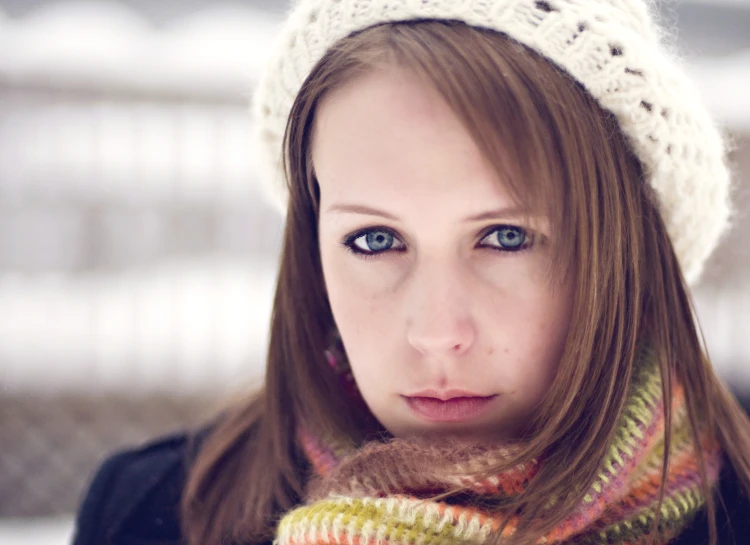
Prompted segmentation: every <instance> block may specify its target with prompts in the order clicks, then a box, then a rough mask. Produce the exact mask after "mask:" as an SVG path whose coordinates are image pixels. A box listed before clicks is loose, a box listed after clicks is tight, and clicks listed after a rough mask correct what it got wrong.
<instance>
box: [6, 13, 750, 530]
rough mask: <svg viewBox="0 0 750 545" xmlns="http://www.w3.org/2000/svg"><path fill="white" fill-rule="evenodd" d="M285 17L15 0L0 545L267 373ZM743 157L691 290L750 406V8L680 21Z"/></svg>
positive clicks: (44, 523) (61, 521)
mask: <svg viewBox="0 0 750 545" xmlns="http://www.w3.org/2000/svg"><path fill="white" fill-rule="evenodd" d="M285 9H286V2H284V1H282V0H265V1H261V0H255V1H245V2H239V1H236V2H225V1H213V2H209V1H208V0H190V1H189V0H180V1H177V0H170V1H167V0H161V1H159V2H153V1H147V0H140V1H136V0H130V1H125V0H121V1H119V2H114V1H105V0H99V1H93V0H91V1H71V0H61V1H50V0H15V1H11V0H0V309H1V310H2V312H1V313H0V544H2V545H13V544H19V545H21V544H31V543H34V544H44V545H53V544H55V545H58V544H63V543H66V542H67V541H68V539H69V536H70V533H71V531H72V518H71V517H72V512H73V510H74V509H75V507H76V505H77V502H78V501H79V499H80V494H81V493H82V490H83V488H84V487H85V485H86V481H87V479H88V478H89V475H90V472H91V471H92V470H93V469H94V467H95V466H96V464H97V463H98V461H99V460H100V458H101V456H103V455H104V454H105V453H106V452H108V451H110V450H112V449H115V448H118V447H120V446H122V445H125V444H132V443H134V442H140V441H143V440H145V439H146V438H147V437H149V436H151V435H154V434H157V433H161V432H164V431H168V430H170V429H173V428H175V427H179V426H184V425H189V424H190V423H191V422H195V421H196V419H198V418H199V417H200V415H202V414H205V412H206V411H208V410H209V408H210V407H211V406H212V404H213V403H214V402H215V400H217V399H220V398H221V397H223V396H224V395H226V394H228V393H231V392H234V391H240V390H242V389H243V388H247V386H248V385H249V384H252V383H254V382H257V380H258V378H259V377H260V375H261V373H262V362H263V357H264V351H265V344H266V329H267V324H268V316H269V312H270V305H271V297H272V289H273V283H274V275H275V268H276V259H277V252H278V246H279V241H280V236H281V227H282V226H281V221H280V218H279V216H278V214H276V212H275V210H274V209H273V208H272V207H271V206H270V205H269V204H268V203H267V202H266V200H265V196H264V195H263V194H262V193H261V192H260V191H259V190H258V189H257V183H256V182H257V174H256V169H255V168H254V161H255V159H254V155H253V149H252V146H251V143H250V129H251V127H250V125H249V120H248V115H247V108H248V97H249V95H250V92H251V90H252V85H253V83H254V81H255V80H256V79H257V76H258V72H259V70H260V68H261V67H262V65H263V61H264V58H265V54H266V52H267V51H268V44H269V43H270V42H271V41H272V40H273V37H274V35H275V32H276V29H277V28H278V24H279V21H280V20H281V17H282V15H283V12H284V10H285ZM662 10H663V15H664V17H665V18H666V19H667V20H668V21H669V22H670V23H671V24H673V25H675V28H676V39H677V44H678V45H679V47H680V49H681V50H682V51H683V52H684V53H686V55H687V56H688V62H689V69H690V70H691V72H692V73H693V75H694V76H695V78H696V80H697V81H698V83H699V85H700V88H701V90H702V92H703V94H704V96H705V99H706V101H707V102H708V104H709V106H710V108H711V109H712V110H713V112H714V114H715V115H716V116H717V118H718V119H719V120H720V121H721V123H722V124H723V125H724V126H725V127H726V128H727V130H729V131H730V132H731V133H732V134H733V135H734V136H735V139H736V142H737V150H736V151H735V153H734V154H733V160H734V162H735V164H736V168H737V173H738V184H737V200H738V203H739V215H738V218H737V228H736V229H735V232H734V233H732V235H731V236H730V237H727V239H726V240H725V241H724V243H723V245H722V247H721V248H720V249H719V251H718V252H717V254H716V258H715V260H714V261H713V262H712V264H711V266H710V267H709V269H708V270H707V273H706V275H705V280H704V283H703V284H702V285H701V286H700V287H699V288H698V289H696V291H695V297H696V301H697V305H698V311H699V317H700V319H701V322H702V325H703V328H704V332H705V335H706V339H707V343H708V345H709V349H710V351H711V354H712V356H713V357H714V359H715V362H716V365H717V367H718V369H719V371H720V373H722V374H723V375H724V376H725V377H726V378H727V379H728V380H730V381H731V384H732V385H733V387H734V388H735V389H736V390H737V392H738V393H743V392H745V391H750V367H748V365H750V335H748V333H750V273H748V272H747V271H748V270H750V243H749V242H748V238H747V234H748V233H749V232H750V219H749V218H750V32H748V29H750V5H748V2H744V1H741V0H713V1H708V0H706V1H705V2H699V1H683V2H664V3H662Z"/></svg>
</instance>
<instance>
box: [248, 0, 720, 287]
mask: <svg viewBox="0 0 750 545" xmlns="http://www.w3.org/2000/svg"><path fill="white" fill-rule="evenodd" d="M649 7H650V6H649V5H648V4H647V3H646V2H645V1H644V0H299V1H298V2H297V4H296V5H295V7H294V8H293V10H292V12H291V13H290V15H289V17H288V19H287V21H286V23H285V25H284V27H283V29H282V32H281V35H280V40H279V42H278V44H277V47H276V50H275V51H274V54H273V56H272V57H271V60H270V63H269V66H268V67H267V69H266V71H265V73H264V74H263V77H262V78H261V80H260V82H259V84H258V87H257V88H256V91H255V97H254V103H253V114H254V116H255V122H256V126H257V130H258V133H257V136H258V138H259V139H260V141H259V143H258V145H259V146H260V148H259V150H260V153H261V157H262V160H263V162H264V163H265V164H264V165H263V166H265V167H266V169H267V172H266V175H267V176H266V178H267V179H266V180H265V181H266V182H268V185H267V187H268V188H269V190H270V194H271V195H272V196H273V199H274V201H275V203H276V204H277V205H279V206H280V207H281V208H282V209H284V210H285V209H286V200H287V190H286V184H285V182H284V177H283V176H284V175H283V169H282V168H281V165H282V159H281V158H282V138H283V134H284V129H285V127H286V122H287V117H288V116H289V112H290V110H291V107H292V103H293V102H294V99H295V97H296V96H297V93H298V92H299V90H300V88H301V86H302V83H303V81H304V80H305V79H306V78H307V76H308V75H309V74H310V72H311V70H312V69H313V67H314V66H315V64H316V63H317V62H318V61H319V60H320V59H321V58H322V57H323V55H324V54H325V53H326V51H327V50H328V49H329V48H330V47H331V46H332V45H333V44H334V43H335V42H337V41H338V40H340V39H342V38H344V37H346V36H348V35H349V34H351V33H353V32H356V31H359V30H363V29H365V28H367V27H370V26H373V25H376V24H379V23H386V22H398V21H408V20H414V19H450V20H458V21H463V22H465V23H467V24H469V25H471V26H476V27H482V28H487V29H492V30H496V31H499V32H502V33H504V34H506V35H508V36H510V37H511V38H513V39H515V40H516V41H518V42H520V43H522V44H524V45H526V46H527V47H529V48H531V49H533V50H535V51H537V52H538V53H540V54H542V55H543V56H545V57H546V58H547V59H549V60H550V61H552V62H553V63H554V64H556V65H558V66H559V67H561V68H562V69H564V70H565V71H567V72H568V73H569V74H570V75H571V76H572V77H573V78H575V79H576V80H578V81H579V82H580V83H581V84H582V85H583V86H584V87H585V88H586V89H587V90H588V92H589V93H590V94H591V95H592V96H593V97H594V98H595V99H596V100H597V101H598V102H599V104H600V105H601V106H602V107H603V108H605V109H606V110H609V111H610V112H612V113H613V114H615V115H616V117H617V119H618V121H619V124H620V127H621V129H622V131H623V133H624V134H625V135H626V137H627V138H628V140H629V142H630V144H631V146H632V148H633V150H634V151H635V153H636V154H637V155H638V157H639V159H640V160H641V162H642V163H643V165H644V167H645V172H646V176H647V179H648V182H649V183H650V184H651V186H652V187H653V189H654V190H655V191H656V194H657V195H658V198H659V200H660V206H661V213H662V216H663V218H664V221H665V223H666V226H667V230H668V232H669V235H670V237H671V239H672V243H673V245H674V248H675V251H676V253H677V257H678V259H679V261H680V264H681V266H682V270H683V273H684V274H685V277H686V278H687V281H688V282H689V283H691V284H694V283H695V282H697V280H698V277H699V276H700V273H701V270H702V268H703V264H704V262H705V260H706V259H707V258H708V256H709V254H710V253H711V251H712V250H713V249H714V247H715V246H716V244H717V243H718V240H719V237H720V236H721V234H722V233H723V232H724V231H725V230H726V228H727V226H728V223H729V216H730V203H729V200H730V195H729V193H730V173H729V170H728V168H727V164H726V159H725V148H724V143H723V140H722V137H721V136H720V134H719V131H718V130H717V128H716V126H715V125H714V124H713V122H712V120H711V118H710V116H709V114H708V112H707V111H706V109H705V107H704V105H703V104H702V102H701V100H700V98H699V96H698V92H697V90H696V88H695V86H694V85H693V83H692V82H691V81H690V80H689V79H688V77H687V76H686V74H685V72H684V70H683V69H682V68H681V67H680V65H679V63H678V61H677V59H674V58H672V57H671V56H670V55H669V54H668V52H667V50H666V48H665V47H664V46H663V45H662V43H661V36H660V29H659V28H658V27H657V25H656V24H655V22H654V17H653V14H652V13H651V12H650V10H649Z"/></svg>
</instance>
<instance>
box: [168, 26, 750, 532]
mask: <svg viewBox="0 0 750 545" xmlns="http://www.w3.org/2000/svg"><path fill="white" fill-rule="evenodd" d="M394 62H395V63H398V64H399V65H402V66H404V67H407V68H409V69H410V70H414V71H415V72H416V73H418V74H420V75H421V76H422V77H423V78H425V81H427V82H428V83H429V84H431V85H433V86H434V87H435V88H436V89H437V91H438V92H439V93H440V94H441V95H442V96H443V98H444V99H445V100H446V101H447V103H448V104H449V105H450V106H451V107H452V109H453V110H454V112H455V114H456V115H457V116H458V118H459V119H461V120H462V122H463V123H464V124H465V126H466V128H467V129H468V130H469V131H470V133H471V134H472V136H473V137H474V139H475V141H476V142H477V144H478V145H479V146H480V148H481V149H482V151H483V152H484V154H485V156H486V157H487V158H488V159H489V160H490V161H491V162H492V164H493V165H495V166H496V168H497V169H498V170H499V172H500V174H501V178H502V179H503V180H506V181H507V183H508V186H509V189H510V191H511V193H512V195H513V196H514V197H515V198H516V199H517V200H518V201H519V202H523V203H525V204H526V205H527V206H526V208H527V209H529V210H539V209H540V208H543V209H544V210H546V211H547V213H548V215H549V217H550V222H551V226H552V228H551V232H552V233H557V237H556V238H555V240H554V248H555V258H554V259H553V263H552V266H551V267H550V280H551V281H552V282H554V280H555V278H557V277H561V276H562V275H565V274H570V275H572V276H571V278H572V279H573V285H574V289H575V301H574V305H573V313H572V316H571V328H570V333H569V337H568V339H567V343H566V347H565V350H564V353H563V356H562V359H561V362H560V368H559V369H560V371H559V373H558V375H557V378H556V381H555V384H554V388H553V390H552V391H551V392H550V394H549V396H548V397H547V398H546V399H545V400H544V402H543V404H542V405H541V406H540V408H539V411H538V414H537V415H536V417H535V419H534V421H533V422H532V423H531V424H530V426H529V429H528V433H527V436H526V440H525V441H524V446H525V448H524V449H523V452H521V453H519V456H518V457H519V458H527V457H529V456H535V457H539V458H541V459H545V460H546V463H545V464H543V465H542V467H541V470H540V473H539V474H538V476H537V478H535V479H534V480H533V481H532V482H531V484H530V485H529V488H528V490H527V493H525V494H523V495H522V496H521V497H519V499H518V501H517V503H515V504H514V505H513V506H512V507H513V508H514V509H516V510H517V511H516V512H517V513H519V515H520V516H521V517H522V518H521V520H522V521H523V522H522V523H521V525H520V526H519V530H518V533H517V535H516V538H514V543H515V542H519V543H520V542H526V540H528V542H532V541H534V539H535V538H536V537H538V536H540V535H541V534H543V533H545V532H546V531H548V530H549V529H550V528H552V527H554V526H555V525H556V524H558V523H559V522H560V521H561V520H562V519H563V518H564V517H565V516H566V515H567V514H568V513H569V512H570V511H571V510H572V509H573V507H574V506H575V505H576V504H577V503H578V502H579V501H580V500H581V498H582V496H583V494H584V493H585V490H586V489H587V488H588V486H589V485H590V484H591V482H592V481H593V479H594V477H595V474H596V472H597V469H598V465H599V461H600V460H601V459H602V457H603V456H604V454H605V451H606V449H607V446H608V444H609V443H610V441H611V438H612V437H613V433H614V431H615V427H616V425H617V422H618V418H619V415H620V413H621V410H622V407H623V404H624V401H625V395H626V392H627V385H628V384H629V381H630V377H631V374H632V372H633V361H634V358H635V352H636V344H637V343H641V342H644V341H647V342H648V343H649V344H650V345H651V347H652V348H653V350H654V352H655V354H656V357H657V358H658V362H659V365H660V369H661V374H662V377H663V385H664V386H663V390H664V391H663V395H664V396H665V399H667V400H669V399H671V391H672V384H673V382H672V381H673V378H676V379H677V380H679V381H680V382H681V383H682V384H683V385H684V388H685V393H686V399H687V407H688V415H689V421H690V426H691V429H692V431H693V438H694V439H695V437H697V435H698V433H701V432H702V433H707V434H710V435H713V436H716V437H717V438H718V439H719V441H720V443H721V445H722V448H723V450H724V453H725V456H726V457H727V459H728V460H729V462H730V463H731V465H732V466H733V467H734V469H735V471H736V473H737V475H738V477H739V479H740V480H741V483H742V485H743V486H744V487H745V489H746V490H748V492H750V454H748V453H750V422H748V419H747V417H746V416H745V414H744V412H743V410H742V409H741V408H740V407H739V405H738V404H737V402H736V401H735V400H734V398H733V397H732V396H731V395H730V394H729V393H728V391H727V390H726V389H725V387H724V386H723V385H722V384H721V382H720V381H719V380H718V379H717V378H716V376H715V375H714V372H713V371H712V368H711V366H710V363H709V361H708V357H707V355H706V353H705V351H704V349H703V348H702V343H701V341H700V338H699V334H698V331H697V330H696V326H695V323H694V311H693V308H692V303H691V299H690V296H689V292H688V290H687V287H686V285H685V281H684V279H683V277H682V273H681V271H680V268H679V265H678V262H677V258H676V256H675V254H674V251H673V249H672V245H671V243H670V239H669V237H668V235H667V232H666V228H665V226H664V223H663V221H662V218H661V216H660V214H659V210H658V203H657V202H656V199H655V197H654V195H653V193H652V191H651V190H650V189H649V186H648V185H647V184H646V183H645V182H644V177H643V173H642V170H641V165H640V163H639V161H638V160H637V158H636V157H635V156H634V154H633V153H632V151H631V150H630V148H629V146H628V144H627V142H626V140H625V138H624V137H623V135H622V133H621V131H620V129H619V127H618V124H617V121H616V119H615V118H614V116H613V115H611V114H609V113H607V112H605V111H604V110H602V109H601V108H600V107H599V105H598V104H597V103H596V101H595V100H594V99H593V98H592V97H591V96H590V95H589V94H588V93H586V91H585V90H584V89H583V88H582V87H581V86H580V85H579V84H578V83H577V82H575V81H574V80H572V79H571V78H570V77H569V76H568V75H566V74H565V73H564V72H562V71H561V70H559V69H557V68H556V67H554V66H553V65H552V64H551V63H549V62H548V61H547V60H546V59H544V58H543V57H540V56H539V55H537V54H535V53H534V52H533V51H531V50H529V49H527V48H525V47H523V46H521V45H520V44H518V43H516V42H514V41H512V40H510V39H509V38H507V37H505V36H503V35H501V34H499V33H496V32H493V31H489V30H481V29H476V28H471V27H469V26H467V25H465V24H463V23H458V22H445V21H444V22H437V21H420V22H411V23H399V24H387V25H380V26H376V27H372V28H369V29H367V30H365V31H362V32H360V33H357V34H354V35H352V36H349V37H348V38H346V39H344V40H342V41H341V42H339V43H338V44H337V45H336V46H335V47H334V48H332V49H331V50H330V51H329V52H328V53H327V54H326V55H325V57H324V58H323V59H322V60H321V61H320V62H319V63H318V64H317V66H316V67H315V69H314V70H313V71H312V73H311V74H310V75H309V77H308V78H307V80H306V81H305V82H304V84H303V86H302V89H301V91H300V93H299V95H298V96H297V98H296V100H295V102H294V105H293V108H292V111H291V114H290V116H289V122H288V125H287V131H286V135H285V139H284V154H285V159H286V167H287V179H288V181H289V194H290V198H289V208H288V216H287V223H286V230H285V234H284V240H283V249H282V254H281V266H280V271H279V277H278V283H277V289H276V295H275V301H274V308H273V315H272V322H271V336H270V346H269V352H268V364H267V371H266V378H265V385H264V387H263V389H262V391H261V392H260V393H258V394H256V395H255V396H253V397H251V398H250V399H248V400H247V401H246V402H244V403H242V404H240V405H239V406H237V407H234V408H232V409H229V410H228V411H227V412H226V413H225V414H223V415H222V416H221V418H220V419H218V421H217V423H216V425H215V427H214V428H213V430H212V432H211V433H210V435H209V436H208V438H207V439H206V440H205V441H204V443H203V444H202V445H201V450H200V452H199V454H198V456H197V458H196V460H195V461H194V463H193V465H192V468H191V471H190V474H189V478H188V483H187V488H186V490H185V493H184V496H183V505H182V520H183V526H184V529H185V533H186V535H187V536H188V542H189V543H190V544H195V545H198V544H199V543H200V544H202V545H219V544H224V543H256V542H261V541H266V540H268V539H270V538H272V537H273V535H274V530H275V526H276V523H277V521H278V517H279V516H280V515H281V514H283V513H284V512H285V511H287V510H289V509H291V508H292V507H293V506H294V505H295V504H296V503H298V502H299V501H300V499H301V498H302V496H303V494H304V490H305V484H306V480H307V477H308V468H307V465H306V463H305V462H304V460H303V457H302V456H301V455H300V453H299V451H298V447H297V444H296V441H295V429H296V426H297V424H298V421H299V418H300V415H303V414H304V415H306V416H309V417H310V418H312V419H314V420H315V421H316V422H321V423H325V424H326V425H327V426H329V427H330V429H331V430H332V431H334V432H335V433H338V434H345V435H346V436H348V437H350V438H351V439H352V440H353V441H355V442H359V441H362V440H364V439H366V437H365V433H366V431H365V429H366V427H365V426H364V422H365V421H366V419H368V418H370V417H371V415H368V414H365V412H366V411H357V410H352V409H351V408H348V407H347V405H346V400H345V397H344V395H343V393H342V390H341V389H340V388H339V387H338V385H337V382H336V380H335V377H334V376H333V374H332V373H331V372H330V370H329V368H328V364H327V362H326V360H325V358H324V351H325V349H326V348H327V345H328V342H329V340H330V335H331V332H332V331H333V330H335V324H334V321H333V317H332V314H331V309H330V307H329V303H328V300H327V296H326V290H325V285H324V282H323V275H322V271H321V264H320V256H319V253H318V241H317V214H318V199H319V190H318V187H317V183H316V181H315V175H314V170H313V167H312V160H311V155H310V148H311V145H310V143H311V138H312V133H313V125H314V124H313V121H314V115H315V110H316V107H317V105H318V104H319V102H320V100H321V99H322V98H323V97H324V96H326V94H327V93H329V92H330V91H331V90H333V89H335V88H337V87H338V86H340V85H341V84H342V83H343V82H345V81H348V80H350V79H351V78H353V77H356V76H357V75H358V74H362V73H364V72H366V71H368V70H372V69H373V68H374V67H375V66H377V65H379V64H381V63H394ZM665 406H666V408H667V418H668V419H669V418H670V415H669V412H670V411H669V407H670V403H666V404H665ZM669 429H670V427H669V425H667V427H666V430H667V432H666V438H665V440H666V442H667V443H666V446H667V448H666V449H665V453H668V450H669V448H668V446H669V441H670V436H669V435H670V434H669ZM694 443H695V448H696V451H697V453H698V455H699V459H700V460H701V461H702V460H703V458H704V456H705V454H704V452H703V450H702V449H701V444H700V443H699V442H698V441H694ZM666 456H667V454H665V460H664V463H665V464H666V463H667V460H666ZM516 462H517V460H509V462H508V466H510V465H514V464H515V463H516ZM700 466H701V468H704V464H703V463H701V464H700ZM701 477H702V480H703V489H704V493H705V495H706V497H707V498H708V499H709V501H708V504H707V510H708V514H709V517H710V520H711V527H710V529H711V536H712V540H713V541H712V543H713V542H714V541H715V537H716V527H715V522H714V518H715V517H714V515H715V507H714V502H713V501H712V500H711V490H710V488H709V484H708V480H707V478H706V473H705V469H703V470H702V475H701ZM571 483H576V484H577V485H578V486H574V487H571ZM570 490H572V492H570ZM566 491H568V492H567V493H566ZM550 497H557V498H564V501H562V502H560V503H559V504H558V505H559V510H558V511H557V512H556V513H554V514H553V515H552V516H549V517H545V519H544V520H542V521H539V520H535V519H534V514H535V513H539V512H541V511H542V508H543V507H544V506H545V505H546V504H547V502H548V500H549V498H550ZM657 512H659V510H658V509H657Z"/></svg>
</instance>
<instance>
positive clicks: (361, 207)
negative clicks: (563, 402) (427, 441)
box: [312, 67, 572, 440]
mask: <svg viewBox="0 0 750 545" xmlns="http://www.w3.org/2000/svg"><path fill="white" fill-rule="evenodd" d="M312 154H313V164H314V166H315V172H316V174H317V178H318V181H319V184H320V192H321V193H320V194H321V201H320V218H319V223H320V231H319V232H320V253H321V259H322V265H323V274H324V278H325V283H326V287H327V290H328V295H329V298H330V304H331V308H332V310H333V315H334V319H335V321H336V324H337V326H338V329H339V332H340V334H341V338H342V340H343V343H344V347H345V349H346V352H347V355H348V358H349V361H350V364H351V367H352V371H353V374H354V377H355V379H356V382H357V385H358V387H359V389H360V391H361V393H362V395H363V397H364V399H365V401H366V403H367V405H368V406H369V408H370V410H371V411H372V413H373V414H374V415H375V416H376V417H377V418H378V420H379V421H380V422H381V424H382V425H383V426H384V427H385V428H386V429H388V430H389V431H390V432H391V433H392V434H394V435H395V436H399V437H404V436H414V435H435V434H439V435H459V436H464V437H475V436H476V437H480V436H481V437H485V438H486V437H493V438H497V439H501V440H502V439H506V438H513V437H516V436H517V435H518V434H519V433H520V432H521V431H522V429H523V427H524V424H525V423H527V422H528V420H529V418H530V416H531V415H532V414H533V413H534V410H535V407H536V405H537V404H538V403H539V402H540V401H541V400H542V399H543V398H544V396H545V394H546V393H547V392H548V391H549V388H550V385H551V383H552V381H553V379H554V377H555V373H556V371H557V367H558V363H559V360H560V357H561V354H562V349H563V345H564V342H565V338H566V335H567V332H568V324H569V322H570V315H571V306H572V294H571V287H570V283H569V282H567V281H566V282H564V283H562V284H561V285H560V284H557V285H556V286H554V289H553V286H552V285H550V283H549V281H548V276H547V275H546V273H547V265H548V263H549V260H550V258H551V248H550V244H551V240H550V239H551V235H553V233H550V230H549V229H550V228H549V222H548V221H547V219H546V218H545V217H534V216H533V215H532V219H531V221H530V223H528V224H527V223H525V222H524V220H523V215H522V214H521V211H519V210H518V209H517V208H516V205H515V203H514V201H513V200H512V199H511V197H510V195H509V193H508V192H507V190H506V188H505V187H504V183H503V180H502V179H499V177H498V174H497V173H496V171H495V170H494V169H493V168H492V166H491V165H489V164H488V163H487V161H486V160H485V159H484V158H483V156H482V154H481V153H480V151H479V149H478V147H477V146H476V144H475V143H474V141H473V140H472V138H471V136H470V135H469V133H468V132H467V130H466V129H465V128H464V127H463V126H462V125H461V123H460V121H459V120H458V118H457V117H456V115H455V114H454V113H453V112H452V111H451V109H450V107H449V106H448V104H447V103H446V102H445V101H444V100H443V99H442V98H441V97H440V96H439V95H438V93H437V92H436V91H435V90H434V89H433V88H431V87H430V86H428V85H426V84H425V83H423V82H421V81H420V80H419V79H417V78H416V77H415V76H414V75H412V74H411V73H409V72H407V71H405V70H404V69H401V68H396V67H388V68H385V67H384V68H379V69H377V70H373V71H372V72H370V73H368V74H367V75H364V76H361V77H359V78H357V79H356V80H353V81H351V82H349V83H347V84H346V85H345V86H342V87H340V88H338V89H336V90H335V91H333V92H331V93H330V94H329V95H328V96H327V97H326V98H325V99H324V100H323V101H322V103H321V104H320V107H319V109H318V112H317V115H316V120H315V129H314V137H313V148H312Z"/></svg>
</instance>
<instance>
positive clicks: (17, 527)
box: [0, 516, 73, 545]
mask: <svg viewBox="0 0 750 545" xmlns="http://www.w3.org/2000/svg"><path fill="white" fill-rule="evenodd" d="M72 537H73V517H72V516H68V517H51V518H40V519H3V518H0V543H2V544H3V545H68V544H69V543H70V541H71V539H72Z"/></svg>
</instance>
